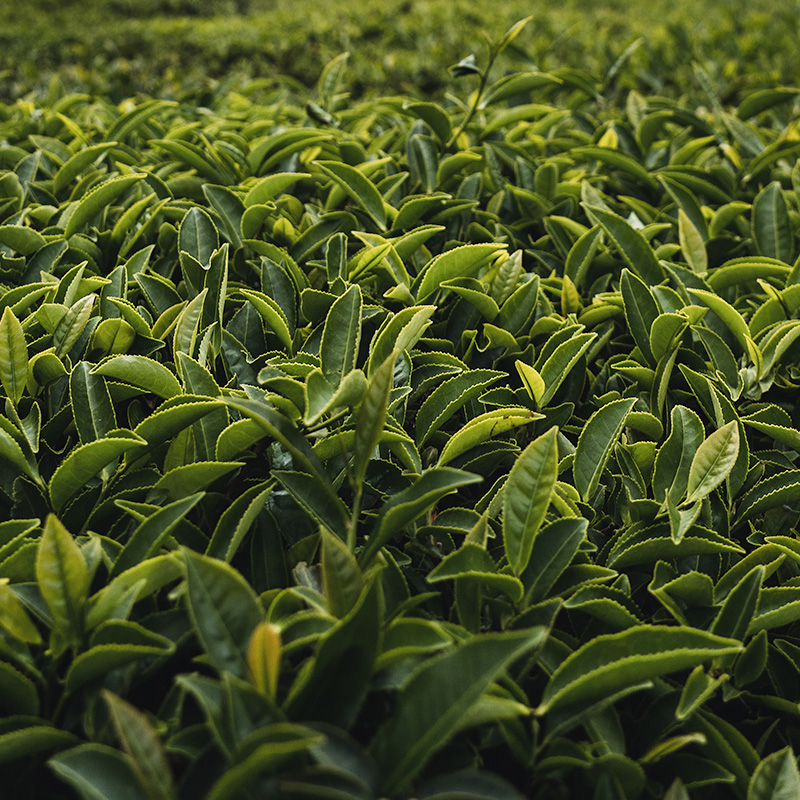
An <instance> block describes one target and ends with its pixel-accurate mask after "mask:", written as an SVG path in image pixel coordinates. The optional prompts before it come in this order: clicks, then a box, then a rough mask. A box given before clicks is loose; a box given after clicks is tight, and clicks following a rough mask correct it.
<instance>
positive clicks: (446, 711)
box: [369, 627, 546, 795]
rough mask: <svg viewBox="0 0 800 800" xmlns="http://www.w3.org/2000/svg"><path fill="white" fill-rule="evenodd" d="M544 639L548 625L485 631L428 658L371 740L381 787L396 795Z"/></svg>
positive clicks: (404, 688)
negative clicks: (502, 674) (494, 684)
mask: <svg viewBox="0 0 800 800" xmlns="http://www.w3.org/2000/svg"><path fill="white" fill-rule="evenodd" d="M545 638H546V629H545V628H543V627H537V628H529V629H527V630H522V631H513V632H508V633H502V634H499V633H486V634H482V635H481V636H479V637H475V638H473V639H470V640H469V641H467V642H464V643H463V644H460V645H458V646H457V647H455V648H454V649H452V650H449V651H448V652H446V653H443V654H442V655H439V656H435V657H434V658H432V659H429V660H427V661H425V662H423V664H422V666H421V667H420V668H418V669H417V670H416V671H415V672H414V674H413V675H412V677H411V679H410V680H409V681H408V683H406V685H405V686H404V687H403V689H402V690H401V692H400V695H399V697H398V699H397V705H396V711H395V713H394V714H393V715H392V716H391V717H389V719H388V720H387V721H386V722H384V723H383V725H382V726H381V727H380V728H379V729H378V732H377V734H376V735H375V738H374V739H373V740H372V743H371V744H370V748H369V749H370V752H371V753H372V756H373V757H374V759H375V761H376V762H377V764H378V768H379V769H380V771H381V776H382V780H381V787H380V790H381V792H382V793H383V794H384V795H394V794H397V793H398V791H399V790H401V789H402V788H403V787H404V786H407V785H408V784H409V783H410V782H411V781H412V780H413V779H414V777H415V776H416V775H417V774H418V773H419V772H420V770H422V768H423V767H424V766H425V765H426V763H427V762H428V761H429V760H430V759H431V758H432V757H433V756H434V755H435V754H436V752H437V751H438V750H440V749H441V748H442V747H443V746H444V745H445V744H446V743H447V742H448V740H449V739H450V738H451V737H452V736H453V735H454V734H455V733H456V732H457V731H458V730H459V728H460V726H461V724H462V722H463V721H464V719H465V718H466V717H467V715H468V714H469V712H470V710H471V709H472V707H473V706H474V705H475V703H477V702H478V700H479V699H480V697H481V695H482V694H483V693H484V692H485V691H486V690H487V689H488V688H489V685H490V684H491V682H492V681H493V680H495V678H496V677H497V676H498V675H499V674H500V672H501V671H502V670H503V668H504V667H506V666H507V665H508V664H510V663H511V662H513V661H514V660H516V659H517V658H519V657H520V656H522V655H524V654H526V653H529V652H530V651H531V650H533V649H535V648H537V647H540V646H541V645H542V644H543V643H544V640H545ZM455 675H457V676H458V680H453V676H455Z"/></svg>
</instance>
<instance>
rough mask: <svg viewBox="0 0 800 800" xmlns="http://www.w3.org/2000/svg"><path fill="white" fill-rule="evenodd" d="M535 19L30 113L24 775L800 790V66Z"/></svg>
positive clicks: (18, 773)
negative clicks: (765, 63) (400, 68)
mask: <svg viewBox="0 0 800 800" xmlns="http://www.w3.org/2000/svg"><path fill="white" fill-rule="evenodd" d="M535 24H536V23H535V21H533V22H530V23H529V24H528V27H527V28H526V27H525V26H524V24H523V23H520V24H519V25H516V26H514V27H512V28H511V29H510V30H509V31H508V33H507V34H506V35H505V37H502V36H501V37H499V38H498V39H497V40H496V42H495V43H494V44H493V45H492V46H491V49H490V51H489V53H488V55H487V53H486V52H485V51H483V52H481V51H476V54H475V56H466V54H465V53H462V55H464V56H466V57H463V58H461V60H460V61H458V62H457V63H456V64H455V65H454V66H452V67H451V69H450V70H449V72H445V71H444V68H442V75H443V77H441V80H442V81H443V82H447V83H448V85H449V92H450V95H449V97H448V99H442V100H440V101H436V102H434V101H432V100H425V99H422V98H421V97H419V96H415V97H411V96H408V95H405V96H401V95H396V94H383V95H380V96H378V95H370V96H366V97H364V98H363V99H357V98H356V99H352V98H349V97H348V95H347V91H348V80H349V78H348V72H347V69H348V62H347V59H346V58H345V57H344V56H340V57H336V58H334V59H333V60H332V61H330V62H329V63H328V64H327V65H326V66H325V68H324V69H323V70H322V73H321V75H320V77H319V81H318V82H317V84H316V85H315V86H314V87H313V89H311V90H308V91H305V92H304V91H303V90H301V89H300V88H298V87H296V86H294V87H292V86H288V88H287V86H286V85H284V86H283V88H277V89H275V90H274V91H272V92H265V90H264V84H263V83H260V84H247V83H244V84H242V85H241V86H238V87H237V88H236V89H235V90H234V89H232V88H226V89H224V90H222V89H220V87H217V89H216V90H209V93H208V94H207V96H206V95H204V97H205V99H204V100H203V102H202V103H201V101H200V99H199V96H198V97H196V98H195V100H194V101H192V100H191V98H190V97H189V96H188V95H187V96H182V97H180V98H178V99H174V98H167V97H161V98H158V99H155V98H148V97H145V96H133V97H129V98H126V99H124V100H122V101H121V102H117V101H116V100H113V99H110V98H109V97H103V96H100V95H93V94H91V93H70V92H68V91H67V90H66V89H65V88H64V85H63V84H60V83H59V82H58V81H57V80H54V81H52V82H51V83H50V86H49V89H48V90H47V91H46V92H43V93H39V92H34V93H33V94H31V95H30V96H27V97H24V98H21V99H18V100H16V101H13V102H11V101H10V102H8V103H6V104H5V105H2V106H0V387H1V388H2V397H1V398H0V410H1V413H0V715H1V716H0V776H1V777H2V781H3V783H2V786H3V791H4V792H5V793H6V794H7V796H9V797H14V798H21V799H22V798H36V800H56V799H58V800H61V799H62V798H63V799H65V800H66V799H67V798H84V800H191V799H193V798H207V799H208V800H228V799H229V800H235V799H236V798H242V799H244V800H247V799H251V800H256V799H258V800H262V799H265V800H266V799H268V798H269V799H271V798H297V799H299V798H320V799H321V798H336V799H337V800H378V798H397V799H398V800H399V799H401V798H420V800H421V799H422V798H425V799H426V800H450V799H452V798H456V797H457V798H471V799H472V800H522V799H523V798H537V799H538V800H561V798H569V797H587V798H591V797H594V798H598V800H599V799H600V798H603V800H605V798H614V799H615V800H616V799H617V798H618V799H619V800H636V799H637V798H642V800H645V799H646V798H656V799H658V800H661V799H663V800H686V798H691V799H692V800H706V799H707V800H715V799H716V798H720V799H724V798H742V800H779V798H789V797H796V796H800V772H798V767H797V761H796V754H798V753H800V731H799V730H798V721H800V680H799V677H800V541H799V540H798V524H800V466H798V454H799V453H800V407H798V404H797V398H798V390H799V389H800V360H799V359H800V315H799V313H798V312H799V309H800V166H798V163H800V162H798V155H800V122H799V120H798V113H797V112H798V108H800V106H799V105H798V94H800V84H792V83H791V81H787V82H786V84H785V85H781V84H780V83H779V82H778V81H776V80H774V79H773V78H774V76H773V75H772V73H769V72H763V71H759V69H758V65H754V66H753V67H752V72H751V73H749V74H742V75H741V76H737V80H738V83H737V85H736V87H735V88H732V86H731V81H732V80H733V78H732V76H733V74H734V72H735V70H730V69H728V68H727V67H723V65H720V69H719V70H716V71H715V70H714V69H710V68H709V67H708V65H707V64H705V65H704V64H703V63H700V62H696V63H695V64H694V65H693V66H692V65H689V67H687V72H686V75H687V78H686V79H687V81H690V82H691V85H688V84H687V85H686V87H685V91H682V92H681V93H680V94H678V93H676V92H674V91H665V92H664V93H663V94H659V93H656V92H655V91H650V92H648V91H646V90H645V87H644V86H643V85H642V84H641V81H639V80H638V79H635V78H634V76H635V75H636V72H635V70H634V68H633V64H634V61H633V60H632V59H634V58H635V57H636V52H638V51H636V50H630V51H629V52H628V53H627V55H623V57H622V58H621V59H620V60H618V61H617V62H616V64H615V65H612V66H613V67H614V73H613V74H609V72H608V71H606V72H605V73H603V74H600V73H599V72H593V71H592V70H591V69H579V68H578V67H576V66H566V65H557V64H553V65H552V69H550V70H549V71H548V70H534V69H520V70H518V71H513V70H514V69H515V64H516V65H517V66H519V64H518V63H517V62H518V60H519V59H518V55H519V52H520V51H521V49H522V44H521V42H523V41H525V36H526V35H527V33H528V29H529V28H531V27H533V26H535ZM763 30H764V31H768V30H769V26H765V27H764V29H763ZM754 35H755V34H754ZM742 36H744V34H742ZM759 41H761V42H762V43H763V41H764V40H759ZM737 42H738V43H739V45H741V46H742V47H744V44H742V42H744V38H741V39H740V40H737ZM356 60H357V59H356ZM786 63H787V64H791V57H790V56H787V62H786ZM739 64H740V66H741V67H742V68H744V63H743V62H739ZM615 75H618V76H623V75H627V76H629V77H630V79H631V80H632V81H633V82H634V85H636V86H637V87H638V88H630V87H628V88H625V83H624V82H623V81H622V80H620V81H619V82H618V81H617V80H616V79H615ZM445 76H446V77H445ZM662 80H663V85H664V86H667V84H668V81H667V77H666V73H664V74H663V75H662ZM637 81H638V82H637ZM251 89H252V92H251ZM256 96H257V97H258V102H256V99H255V98H256Z"/></svg>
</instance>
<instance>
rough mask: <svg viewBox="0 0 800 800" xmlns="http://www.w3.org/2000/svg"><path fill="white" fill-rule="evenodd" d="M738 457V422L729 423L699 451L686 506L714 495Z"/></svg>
mask: <svg viewBox="0 0 800 800" xmlns="http://www.w3.org/2000/svg"><path fill="white" fill-rule="evenodd" d="M738 455H739V423H738V422H737V421H736V420H733V421H731V422H729V423H728V424H727V425H724V426H723V427H721V428H720V429H719V430H717V431H714V433H712V434H711V436H709V437H708V438H707V439H706V440H705V441H704V442H703V444H701V445H700V447H698V448H697V452H696V453H695V456H694V458H693V459H692V465H691V467H690V468H689V481H688V484H687V487H686V491H687V496H686V503H694V502H695V501H696V500H700V499H702V498H703V497H706V496H707V495H709V494H711V492H712V491H714V489H716V488H717V486H719V485H720V484H721V483H722V482H723V481H724V480H725V478H727V477H728V475H729V474H730V471H731V470H732V469H733V465H734V464H735V463H736V458H737V456H738Z"/></svg>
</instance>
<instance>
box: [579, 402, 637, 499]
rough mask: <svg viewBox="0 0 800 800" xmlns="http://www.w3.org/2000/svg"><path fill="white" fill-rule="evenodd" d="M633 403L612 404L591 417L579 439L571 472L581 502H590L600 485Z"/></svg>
mask: <svg viewBox="0 0 800 800" xmlns="http://www.w3.org/2000/svg"><path fill="white" fill-rule="evenodd" d="M635 403H636V400H635V399H634V400H614V401H612V402H611V403H606V404H605V405H604V406H602V407H601V408H599V409H598V410H597V411H595V412H594V414H592V416H591V417H590V418H589V421H588V422H587V423H586V425H585V426H584V428H583V430H582V431H581V434H580V436H579V437H578V446H577V447H576V449H575V460H574V461H573V464H572V472H573V475H574V477H575V488H576V489H577V490H578V491H579V492H580V495H581V498H582V499H583V500H584V501H586V502H588V501H589V500H591V498H592V496H593V495H594V493H595V491H597V487H598V485H599V484H600V477H601V476H602V474H603V470H604V469H605V467H606V463H607V461H608V458H609V456H610V455H611V451H612V450H613V449H614V445H615V444H616V443H617V440H618V439H619V436H620V434H621V433H622V428H623V427H624V425H625V418H626V417H627V416H628V414H629V413H630V411H631V409H632V408H633V406H634V404H635Z"/></svg>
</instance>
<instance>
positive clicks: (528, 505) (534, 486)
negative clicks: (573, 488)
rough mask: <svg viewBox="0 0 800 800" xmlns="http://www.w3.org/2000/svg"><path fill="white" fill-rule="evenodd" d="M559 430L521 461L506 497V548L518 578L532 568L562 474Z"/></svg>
mask: <svg viewBox="0 0 800 800" xmlns="http://www.w3.org/2000/svg"><path fill="white" fill-rule="evenodd" d="M557 434H558V428H556V427H555V426H554V427H552V428H550V430H548V431H547V432H546V433H543V434H542V435H541V436H539V438H538V439H534V440H533V441H532V442H531V443H530V444H529V445H528V446H527V447H526V448H525V449H524V450H523V451H522V453H520V455H519V456H518V457H517V460H516V462H515V463H514V466H513V467H512V468H511V472H510V473H509V475H508V480H507V481H506V484H505V490H504V493H503V545H504V547H505V552H506V557H507V558H508V563H509V564H510V565H511V569H512V570H513V571H514V574H515V575H521V574H522V573H523V572H524V571H525V568H526V567H527V566H528V561H529V559H530V557H531V550H532V549H533V545H534V540H535V538H536V535H537V533H538V532H539V528H540V527H541V525H542V522H543V521H544V518H545V515H546V514H547V509H548V507H549V505H550V498H551V497H552V495H553V489H554V488H555V483H556V476H557V474H558V446H557V438H556V437H557Z"/></svg>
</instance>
